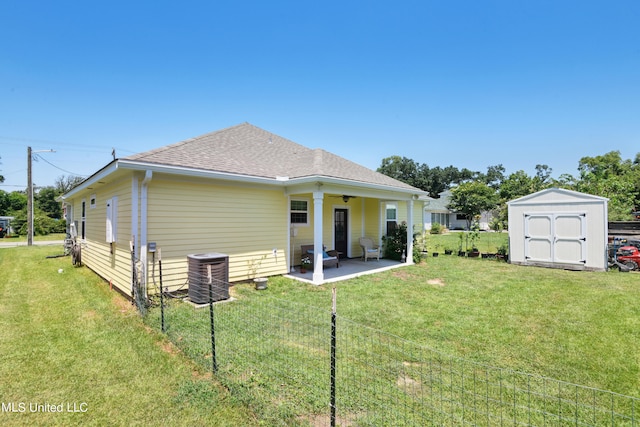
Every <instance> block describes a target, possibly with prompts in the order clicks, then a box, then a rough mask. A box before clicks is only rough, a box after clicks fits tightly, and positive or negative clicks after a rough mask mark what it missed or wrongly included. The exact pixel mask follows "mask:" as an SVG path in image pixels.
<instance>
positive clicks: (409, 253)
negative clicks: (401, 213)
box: [406, 199, 413, 264]
mask: <svg viewBox="0 0 640 427" xmlns="http://www.w3.org/2000/svg"><path fill="white" fill-rule="evenodd" d="M406 255H407V264H413V199H411V200H408V201H407V253H406Z"/></svg>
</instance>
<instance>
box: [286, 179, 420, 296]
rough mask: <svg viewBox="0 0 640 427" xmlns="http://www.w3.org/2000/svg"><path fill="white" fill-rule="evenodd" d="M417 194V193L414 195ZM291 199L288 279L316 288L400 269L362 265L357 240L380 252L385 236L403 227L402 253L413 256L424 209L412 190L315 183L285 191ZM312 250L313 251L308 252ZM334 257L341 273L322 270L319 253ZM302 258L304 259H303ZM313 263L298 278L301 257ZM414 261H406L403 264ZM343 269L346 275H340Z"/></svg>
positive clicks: (384, 263)
mask: <svg viewBox="0 0 640 427" xmlns="http://www.w3.org/2000/svg"><path fill="white" fill-rule="evenodd" d="M418 191H419V190H418ZM286 195H287V196H288V198H289V224H288V225H289V229H290V233H289V249H290V259H289V265H288V270H289V271H290V272H292V273H291V276H292V277H294V278H297V279H300V280H303V281H307V282H309V283H313V284H315V285H320V284H323V283H328V282H331V281H336V280H345V278H349V277H356V276H358V275H361V274H366V273H367V272H369V271H371V270H378V269H385V268H395V267H399V266H402V265H404V264H403V263H399V262H397V261H391V260H382V259H381V260H380V261H373V262H372V261H369V262H367V263H366V264H365V263H364V261H360V256H361V255H362V248H361V246H360V245H359V238H360V237H366V238H369V239H370V240H371V241H372V242H373V243H374V245H378V246H380V247H382V244H383V241H382V239H383V236H386V235H388V234H389V232H390V231H391V230H394V229H395V228H396V227H397V226H398V224H400V223H404V224H406V226H407V237H406V240H405V241H406V242H407V248H406V253H409V254H411V253H412V246H413V234H414V233H415V232H420V231H422V227H423V218H422V211H423V203H422V200H420V199H419V196H420V195H419V194H416V189H413V188H410V189H403V190H399V189H393V190H389V189H387V188H385V189H379V188H370V187H369V188H362V186H358V185H357V184H355V183H350V185H344V184H343V185H337V184H335V183H332V184H330V183H327V182H325V183H313V184H311V185H307V186H292V187H290V188H288V189H287V191H286ZM310 248H311V249H310ZM325 251H327V252H331V251H335V252H334V253H336V252H337V253H338V257H339V258H340V264H341V265H340V268H338V269H335V267H333V266H332V265H331V264H328V265H323V256H324V257H326V256H327V255H326V253H324V254H323V252H325ZM303 252H304V253H303ZM308 256H310V257H312V261H311V264H313V266H314V268H313V270H310V271H308V272H307V273H305V274H301V273H300V272H299V271H300V268H299V266H300V262H301V259H302V257H308ZM412 262H413V260H412V258H411V257H410V256H409V257H407V263H408V264H410V263H412ZM343 264H344V269H343Z"/></svg>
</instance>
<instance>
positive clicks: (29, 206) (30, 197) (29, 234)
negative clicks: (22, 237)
mask: <svg viewBox="0 0 640 427" xmlns="http://www.w3.org/2000/svg"><path fill="white" fill-rule="evenodd" d="M33 153H55V151H53V150H38V151H32V150H31V147H27V246H32V245H33V234H34V232H33V178H32V173H31V159H32V157H33Z"/></svg>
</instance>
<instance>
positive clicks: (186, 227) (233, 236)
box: [147, 177, 288, 287]
mask: <svg viewBox="0 0 640 427" xmlns="http://www.w3.org/2000/svg"><path fill="white" fill-rule="evenodd" d="M286 214H287V198H286V197H285V196H284V194H283V192H282V190H271V189H268V188H251V187H247V186H231V185H217V184H211V183H209V182H203V181H195V180H194V181H193V182H180V181H173V180H170V179H163V178H162V177H160V178H154V179H153V180H152V181H151V182H150V183H149V192H148V224H147V236H148V241H149V242H155V243H156V244H157V247H158V248H160V249H161V250H162V260H163V273H164V270H165V265H166V268H167V269H168V270H167V271H168V277H167V278H168V279H169V280H164V281H163V282H164V285H165V286H169V287H180V286H183V285H184V280H185V279H186V272H187V255H189V254H192V253H211V252H217V253H223V254H226V255H229V280H230V281H231V282H235V281H242V280H247V279H249V278H251V277H249V276H250V275H251V272H250V271H249V266H250V265H251V263H252V262H255V263H258V262H259V263H260V266H259V268H258V271H257V275H258V276H271V275H276V274H284V273H286V272H287V258H286V255H287V253H288V251H287V234H288V230H287V221H286ZM273 249H275V250H276V255H275V256H274V254H273Z"/></svg>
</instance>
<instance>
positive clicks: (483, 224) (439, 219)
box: [424, 190, 493, 231]
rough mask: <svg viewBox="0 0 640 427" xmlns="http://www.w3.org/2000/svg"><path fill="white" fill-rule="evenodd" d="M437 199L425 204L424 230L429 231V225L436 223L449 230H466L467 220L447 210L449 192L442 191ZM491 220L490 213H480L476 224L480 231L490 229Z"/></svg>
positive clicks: (461, 215) (463, 216) (449, 198)
mask: <svg viewBox="0 0 640 427" xmlns="http://www.w3.org/2000/svg"><path fill="white" fill-rule="evenodd" d="M438 196H439V197H438V198H437V199H431V200H429V201H427V202H425V207H424V211H425V215H424V228H425V230H431V225H432V224H434V223H438V224H440V225H443V226H445V227H446V228H448V229H449V230H466V229H467V219H466V217H465V215H464V214H459V213H456V212H453V211H451V210H449V208H447V205H448V204H449V201H450V200H451V190H446V191H443V192H442V193H440V194H438ZM492 219H493V216H492V214H491V212H482V213H481V214H480V220H479V221H478V224H479V226H480V230H484V231H488V230H490V229H491V227H490V226H489V223H490V222H491V220H492Z"/></svg>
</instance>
